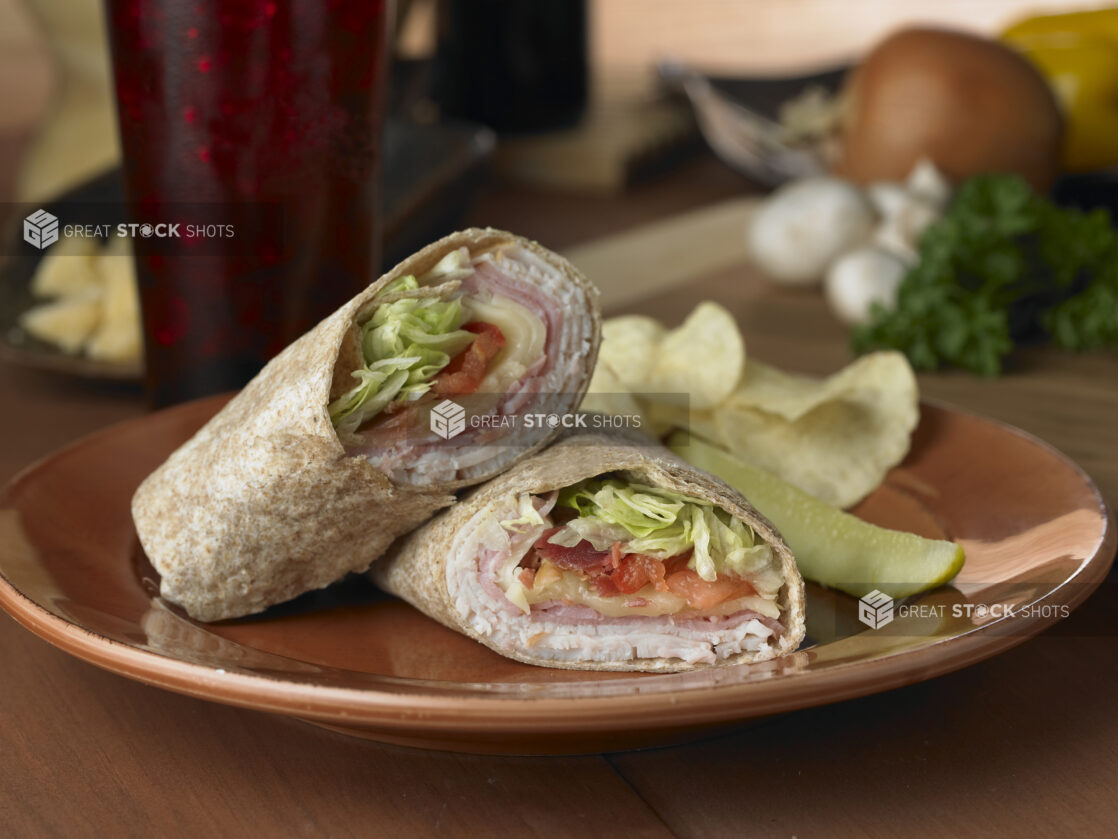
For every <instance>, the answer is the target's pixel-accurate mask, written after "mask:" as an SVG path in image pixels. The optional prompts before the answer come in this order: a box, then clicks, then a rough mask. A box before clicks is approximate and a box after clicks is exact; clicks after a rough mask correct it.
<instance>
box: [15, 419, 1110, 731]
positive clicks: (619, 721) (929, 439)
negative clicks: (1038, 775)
mask: <svg viewBox="0 0 1118 839" xmlns="http://www.w3.org/2000/svg"><path fill="white" fill-rule="evenodd" d="M221 404H222V400H221V399H210V400H205V401H201V402H196V403H190V404H187V405H183V406H179V407H177V408H173V409H171V410H168V411H163V412H161V413H157V414H153V415H150V416H147V417H143V418H141V419H137V420H133V421H131V422H127V423H124V424H121V425H118V426H115V427H113V428H110V429H108V430H106V431H104V432H102V433H100V434H97V435H94V436H91V437H88V438H85V439H83V440H81V441H79V442H77V443H75V444H74V445H72V446H70V447H69V448H67V449H65V450H63V451H61V452H59V453H58V454H56V455H54V456H52V457H50V458H48V459H47V460H44V461H42V462H40V463H39V464H37V465H35V466H33V467H31V468H30V469H28V470H27V471H25V472H24V473H23V474H22V475H20V476H19V477H18V478H16V479H15V480H14V481H13V482H12V483H11V484H10V485H9V486H8V487H7V489H6V490H5V492H4V494H3V497H2V498H0V575H2V579H0V605H2V606H3V607H4V608H5V609H6V610H7V611H8V612H9V613H11V614H12V615H13V616H14V617H15V618H16V620H18V621H20V622H21V623H23V624H24V625H25V626H27V627H28V628H29V629H31V630H32V631H33V632H35V633H37V634H39V635H40V636H42V637H43V638H45V639H46V640H48V641H50V642H51V643H52V644H55V645H56V646H58V647H60V648H62V649H64V650H66V651H68V652H70V653H72V654H74V655H76V656H78V657H80V658H82V659H85V660H86V661H89V662H92V663H93V664H96V665H98V666H101V667H104V668H106V669H108V670H112V671H113V672H116V673H120V674H122V675H125V676H129V677H131V678H135V679H139V680H140V681H143V682H147V683H149V684H153V685H159V686H161V687H165V688H168V689H170V690H174V691H178V692H181V693H186V694H190V695H192V696H197V697H201V698H205V699H211V700H216V701H218V702H227V703H230V704H233V705H240V706H244V707H248V708H255V709H258V710H261V711H270V712H273V713H278V714H286V715H291V716H294V717H298V718H301V719H304V720H308V721H311V722H314V723H318V724H320V725H324V726H329V727H331V728H335V729H338V730H341V731H344V732H347V733H351V734H357V735H361V736H365V737H370V738H373V739H377V740H383V741H388V742H394V743H405V744H411V745H417V746H424V747H430V748H440V749H456V750H463V751H487V752H554V753H562V752H576V751H601V750H609V749H616V748H623V747H628V746H634V745H649V744H656V743H666V742H671V741H674V740H680V739H684V738H686V737H689V736H696V735H697V734H699V733H702V732H710V731H711V730H714V729H716V728H717V727H720V726H728V725H731V724H733V723H737V722H740V721H743V720H747V719H750V718H755V717H759V716H763V715H768V714H775V713H780V712H785V711H790V710H793V709H796V708H803V707H807V706H810V705H820V704H823V703H828V702H835V701H838V700H841V699H846V698H849V697H854V696H862V695H865V694H869V693H875V692H877V691H883V690H888V689H890V688H894V687H898V686H900V685H905V684H908V683H911V682H915V681H919V680H922V679H927V678H930V677H932V676H936V675H939V674H941V673H946V672H948V671H951V670H955V669H958V668H960V667H964V666H966V665H968V664H972V663H974V662H976V661H980V660H981V659H984V658H988V657H990V656H992V655H995V654H997V653H999V652H1001V651H1002V650H1005V649H1008V648H1009V647H1012V646H1013V645H1015V644H1018V643H1020V642H1021V641H1023V640H1024V639H1025V638H1027V637H1029V636H1030V635H1033V634H1035V633H1037V632H1039V631H1040V630H1041V629H1043V628H1044V627H1045V626H1047V625H1049V624H1051V623H1054V622H1055V621H1056V620H1058V619H1059V618H1060V617H1062V616H1063V615H1064V614H1066V613H1067V611H1069V610H1070V609H1072V608H1074V607H1075V606H1076V605H1078V604H1079V603H1080V602H1081V601H1082V600H1083V599H1084V598H1086V597H1087V595H1088V594H1090V592H1091V591H1092V590H1094V588H1095V587H1096V586H1097V585H1098V584H1099V582H1100V581H1101V580H1102V578H1103V577H1104V575H1105V573H1106V571H1107V569H1108V568H1109V566H1110V563H1111V561H1112V558H1113V554H1114V548H1115V542H1116V538H1115V525H1114V520H1113V516H1112V514H1111V513H1110V512H1109V511H1108V510H1107V508H1106V506H1105V505H1104V503H1103V501H1102V499H1101V497H1100V496H1099V493H1098V491H1097V489H1096V488H1095V487H1094V485H1093V484H1092V483H1091V481H1090V480H1089V479H1088V478H1087V477H1086V475H1084V474H1083V473H1082V472H1081V471H1080V470H1079V469H1078V468H1077V467H1076V466H1075V465H1073V464H1072V463H1071V462H1069V461H1068V460H1067V459H1066V458H1065V457H1064V456H1062V455H1061V454H1060V453H1059V452H1056V451H1054V450H1053V449H1051V448H1049V447H1048V446H1047V445H1045V444H1044V443H1042V442H1040V441H1038V440H1036V439H1034V438H1032V437H1029V436H1028V435H1026V434H1023V433H1022V432H1020V431H1017V430H1015V429H1012V428H1009V427H1006V426H1003V425H999V424H997V423H994V422H991V421H989V420H985V419H981V418H979V417H975V416H971V415H968V414H964V413H960V412H958V411H955V410H952V409H949V408H946V407H941V406H935V405H928V404H925V405H924V406H923V413H922V419H921V423H920V426H919V428H918V430H917V432H916V435H915V438H914V440H913V448H912V452H911V454H910V455H909V457H908V458H907V459H906V460H905V462H904V463H903V464H902V465H901V466H900V467H898V468H897V469H894V470H893V471H892V472H891V473H890V474H889V476H888V478H887V480H886V482H885V484H884V485H883V486H882V487H881V488H879V489H878V490H877V491H876V492H875V493H874V494H873V495H872V496H870V498H868V499H867V500H866V501H865V502H863V503H862V504H861V505H859V507H858V508H857V510H856V512H857V513H858V514H859V515H861V516H863V517H864V518H866V519H869V520H871V521H874V522H877V523H879V524H883V525H886V526H891V527H896V528H903V529H908V530H912V531H915V532H919V533H923V534H925V535H930V536H935V535H946V536H949V537H951V538H954V539H957V540H959V541H960V542H961V543H962V544H963V545H964V547H965V548H966V552H967V562H966V565H965V567H964V568H963V570H962V572H961V573H960V574H959V576H958V578H957V579H956V580H955V581H954V582H953V583H952V584H951V585H950V586H946V587H943V588H940V589H937V590H935V591H932V592H927V593H925V594H923V595H919V596H916V597H914V598H910V599H909V600H908V601H905V602H903V603H899V604H897V605H896V607H895V614H896V617H895V619H894V620H893V621H892V623H890V624H888V625H886V626H882V627H879V628H878V629H869V628H868V627H866V626H864V625H862V624H861V623H859V622H858V617H857V615H858V608H857V607H858V601H856V600H855V599H853V598H851V597H848V596H846V595H842V594H837V593H835V592H831V591H827V590H825V589H822V588H820V587H817V586H814V585H809V587H808V589H809V595H808V639H807V640H806V641H805V643H804V645H803V647H802V648H801V649H800V650H799V652H797V653H795V654H793V655H791V656H787V657H785V658H783V659H780V660H778V661H774V662H768V663H764V664H759V665H741V666H736V667H726V668H719V669H708V670H700V671H696V672H692V673H686V674H677V675H665V676H652V675H647V676H643V675H628V674H619V673H582V672H578V671H570V670H548V669H543V668H536V667H530V666H528V665H523V664H519V663H516V662H513V661H508V660H506V659H504V658H501V657H500V656H498V655H496V654H495V653H493V652H491V651H489V650H488V649H486V648H485V647H482V646H481V645H478V644H475V643H474V642H473V641H470V640H469V639H467V638H465V637H462V636H459V635H457V634H455V633H453V632H451V631H450V630H447V629H445V628H443V627H442V626H440V625H438V624H436V623H435V622H434V621H431V620H429V619H427V618H425V617H424V616H422V615H420V614H419V613H418V612H416V611H414V610H413V609H411V608H410V607H409V606H406V605H404V604H403V603H401V602H399V601H397V600H393V599H391V598H388V597H386V596H383V595H380V594H378V593H377V592H376V591H375V589H373V588H372V587H371V586H369V585H368V584H366V583H365V582H364V581H363V580H360V579H358V580H349V581H343V582H342V583H340V584H338V585H336V586H334V587H332V588H330V589H327V590H325V591H323V592H318V593H313V594H310V595H306V596H304V597H303V598H300V599H299V600H297V601H295V602H294V603H292V604H287V605H285V606H282V607H278V608H276V609H273V610H270V611H269V612H267V613H266V614H264V615H262V616H258V617H255V618H251V619H242V620H237V621H227V622H223V623H219V624H213V625H203V624H199V623H195V622H194V621H192V620H190V619H188V618H187V617H185V616H184V614H183V613H182V612H180V611H179V610H178V609H176V608H174V607H170V606H168V605H167V604H165V603H163V602H162V601H161V600H160V599H159V598H158V596H157V590H158V589H157V583H156V575H155V572H154V571H153V570H152V569H151V567H150V565H148V563H147V560H146V559H145V558H144V556H143V553H142V551H141V550H140V548H139V545H138V542H137V539H136V533H135V531H134V529H133V526H132V520H131V517H130V515H129V499H130V497H131V495H132V492H133V490H134V489H135V488H136V486H137V484H138V483H139V482H140V480H141V479H142V478H143V477H144V476H145V475H146V474H147V473H148V472H149V471H151V469H153V468H154V467H155V466H156V465H157V464H159V463H160V462H161V461H162V460H163V459H164V458H165V457H166V456H167V455H168V454H169V453H170V452H171V451H172V450H173V449H174V448H175V447H177V446H178V445H179V444H180V443H182V442H183V441H184V440H186V439H187V438H188V437H189V436H190V435H191V434H192V433H193V432H194V431H195V429H197V428H198V427H199V426H201V425H202V424H203V423H204V422H205V421H206V420H207V419H208V418H209V417H210V416H211V415H212V414H213V413H214V412H215V411H216V410H217V408H218V407H219V406H220V405H221Z"/></svg>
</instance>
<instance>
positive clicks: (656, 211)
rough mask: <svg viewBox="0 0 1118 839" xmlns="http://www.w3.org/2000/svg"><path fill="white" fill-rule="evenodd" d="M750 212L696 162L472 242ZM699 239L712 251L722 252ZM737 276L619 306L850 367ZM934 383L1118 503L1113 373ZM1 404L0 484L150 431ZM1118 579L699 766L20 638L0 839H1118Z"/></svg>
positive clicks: (799, 303)
mask: <svg viewBox="0 0 1118 839" xmlns="http://www.w3.org/2000/svg"><path fill="white" fill-rule="evenodd" d="M745 188H746V185H745V184H744V183H743V182H742V181H741V180H740V179H738V178H736V176H734V175H732V174H730V173H729V172H728V171H726V170H724V169H723V168H721V167H720V166H719V165H718V164H717V163H715V162H713V161H711V160H702V161H698V162H696V163H695V164H692V165H691V166H689V167H686V168H684V169H683V170H680V171H679V172H677V173H676V174H675V175H673V176H671V177H669V178H667V179H665V180H663V181H661V182H658V183H655V184H650V185H647V186H645V187H641V188H638V189H636V190H634V191H633V192H631V193H630V194H628V195H627V196H625V197H624V198H620V199H613V200H590V199H579V198H573V197H565V198H561V199H551V198H549V197H547V196H540V195H534V194H531V193H528V192H524V191H518V190H513V189H509V188H500V187H497V188H495V189H494V190H492V191H491V192H490V193H489V194H488V195H487V196H485V197H484V198H483V199H482V201H480V202H479V204H478V206H477V208H476V210H475V211H474V213H473V217H472V218H471V219H470V220H471V221H472V222H476V223H491V224H494V225H498V226H507V227H510V228H513V229H516V230H518V231H520V232H524V233H526V234H529V235H532V236H535V237H538V238H539V239H541V240H542V241H544V242H545V243H546V244H549V245H553V246H555V247H567V246H569V245H573V244H575V243H576V242H578V241H580V240H584V239H588V238H592V237H594V236H598V235H603V234H606V233H612V232H617V231H619V230H621V229H623V228H626V227H628V226H630V225H632V224H636V223H643V222H649V221H651V220H653V219H655V218H657V217H662V216H664V215H667V214H669V213H672V212H676V211H679V210H684V209H687V208H690V207H696V206H699V205H702V204H706V203H707V202H711V201H716V200H721V199H726V198H730V197H731V196H734V195H738V194H741V193H742V192H743V191H744V189H745ZM740 210H741V208H740V207H739V206H737V205H733V204H731V205H723V208H722V210H719V211H718V212H721V215H718V212H716V215H718V218H721V219H722V220H723V222H725V220H726V218H727V215H726V213H730V214H731V215H732V214H733V213H734V212H739V211H740ZM694 218H695V217H692V222H694ZM699 218H700V221H702V220H703V218H706V217H699ZM698 228H699V229H700V230H701V229H710V226H709V225H707V224H705V223H703V224H700V225H698ZM662 232H663V231H662V230H660V231H657V232H656V235H655V236H654V238H655V239H657V240H658V239H659V238H660V234H662ZM698 235H699V239H697V240H696V241H695V249H696V252H697V253H698V252H699V251H702V252H703V253H709V251H708V250H707V249H706V247H707V244H709V243H706V244H704V243H703V242H702V241H701V234H698ZM723 245H725V243H723ZM577 252H579V253H582V254H583V255H584V256H586V258H587V259H588V260H591V261H593V260H603V259H604V260H606V261H605V262H601V261H599V262H597V263H596V264H597V265H599V266H601V265H603V264H608V257H609V253H610V251H609V249H608V248H607V249H606V250H605V252H604V253H605V256H603V251H602V249H601V248H597V249H589V250H588V249H582V250H581V251H577ZM726 252H727V253H728V251H726ZM722 262H725V260H718V259H715V260H714V261H713V262H710V261H709V260H708V261H707V262H706V263H703V264H705V265H706V266H707V268H706V269H704V270H705V276H700V277H698V278H695V279H693V280H692V281H691V282H690V283H689V284H688V285H685V286H682V287H681V286H675V287H669V288H666V289H661V290H659V291H656V292H655V293H653V294H652V296H646V297H644V299H640V300H638V301H637V302H632V303H629V304H627V308H628V309H631V310H634V311H642V312H647V313H649V314H653V315H656V316H658V317H662V318H664V319H665V320H667V321H669V322H677V321H678V320H679V319H681V318H682V316H683V314H684V313H685V312H686V311H687V310H689V309H690V307H691V306H692V305H693V303H694V301H696V300H698V299H702V298H703V297H710V298H714V299H718V300H720V301H721V302H723V303H725V304H726V305H728V306H729V307H730V308H731V309H732V310H733V311H734V313H735V314H736V315H737V316H738V317H739V319H740V320H741V323H742V325H743V327H744V329H745V333H746V338H747V343H748V348H749V352H750V353H751V354H752V355H754V356H756V357H758V358H762V359H764V360H767V361H770V362H773V363H777V364H779V365H781V366H783V367H785V368H787V369H791V370H802V371H805V372H812V373H824V372H827V371H830V370H833V369H835V368H837V367H838V366H840V365H841V364H842V363H844V361H845V360H846V359H847V358H848V352H847V350H846V347H845V341H844V336H843V333H842V330H841V329H840V328H839V327H838V326H837V325H836V324H835V322H834V321H833V320H832V319H831V318H830V316H829V315H828V314H827V313H826V311H825V309H824V308H823V306H822V303H821V302H820V300H819V298H818V297H817V296H816V295H815V294H813V293H809V292H787V291H784V292H778V291H774V290H773V289H772V288H771V287H768V286H766V285H765V284H764V283H763V281H761V280H760V279H759V278H757V277H756V276H754V275H752V274H751V273H750V271H749V270H748V269H747V268H745V267H743V266H742V265H740V264H738V265H730V264H722ZM700 263H702V259H700ZM711 266H713V267H711ZM673 270H674V269H673ZM616 271H617V273H616V276H613V275H612V272H611V276H610V277H609V278H607V277H604V276H603V277H599V279H600V280H601V281H602V282H603V283H604V284H606V283H608V284H610V287H611V299H616V300H620V299H626V298H628V299H632V298H633V297H639V296H640V294H638V293H635V292H634V291H633V289H634V287H636V288H637V289H638V291H643V288H644V287H643V286H642V285H641V284H642V283H648V286H647V287H648V288H651V287H653V286H655V285H656V284H657V283H656V282H651V281H650V277H648V276H628V275H627V274H626V270H625V266H624V265H620V266H618V267H617V269H616ZM651 279H655V278H651ZM661 279H662V278H661ZM921 385H922V388H923V391H924V393H925V394H927V395H929V396H933V397H937V398H942V399H944V400H947V401H950V402H953V403H955V404H958V405H961V406H964V407H966V408H970V409H973V410H976V411H979V412H982V413H986V414H989V415H991V416H994V417H997V418H999V419H1003V420H1006V421H1009V422H1012V423H1014V424H1016V425H1019V426H1021V427H1023V428H1026V429H1028V430H1029V431H1032V432H1033V433H1035V434H1037V435H1039V436H1040V437H1043V438H1044V439H1046V440H1048V441H1050V442H1051V443H1053V444H1054V445H1056V446H1057V447H1059V448H1061V449H1063V450H1064V451H1065V452H1067V453H1068V454H1069V455H1071V456H1072V457H1073V458H1074V459H1076V460H1077V461H1078V462H1079V463H1080V464H1081V465H1082V466H1083V467H1084V468H1085V469H1086V470H1087V471H1088V472H1089V473H1091V474H1092V475H1093V477H1094V478H1095V480H1096V481H1097V482H1098V483H1099V485H1100V486H1101V487H1102V489H1103V492H1104V494H1105V495H1106V496H1107V498H1108V499H1109V500H1110V502H1111V503H1114V502H1115V501H1118V446H1116V445H1115V442H1114V427H1115V417H1116V416H1118V358H1116V357H1115V356H1113V355H1107V354H1097V355H1089V356H1082V357H1072V356H1065V355H1062V354H1059V353H1055V352H1047V351H1037V352H1031V353H1029V354H1026V355H1024V356H1023V357H1022V358H1021V363H1020V366H1019V369H1017V370H1015V371H1014V372H1013V373H1012V374H1010V375H1008V376H1006V377H1004V378H1002V379H1000V380H997V381H983V380H978V379H974V378H972V377H969V376H966V375H962V374H944V375H935V376H923V377H921ZM0 405H3V411H0V437H2V439H3V440H5V441H6V442H5V444H4V446H3V447H2V448H0V478H3V479H7V478H8V477H9V476H10V475H12V474H13V473H14V472H15V471H16V470H17V469H18V468H19V467H21V466H23V465H25V464H26V463H28V462H30V461H31V460H33V459H34V458H37V457H39V456H41V455H44V454H46V453H47V452H48V451H50V450H52V449H55V448H57V447H58V446H61V445H63V444H65V443H66V442H68V441H70V440H72V439H74V438H76V437H78V436H80V435H83V434H86V433H88V432H90V431H93V430H94V429H97V428H100V427H103V426H105V425H107V424H109V423H112V422H115V421H117V420H120V419H124V418H126V417H130V416H133V415H136V414H139V413H141V412H142V411H143V410H144V408H143V402H142V399H141V397H140V396H139V394H138V392H136V391H135V390H129V389H128V388H120V387H106V386H104V385H98V384H94V383H80V382H73V381H70V380H66V379H61V378H55V377H50V376H47V375H44V374H37V373H31V372H26V371H22V370H17V369H14V368H11V367H7V366H0ZM1115 581H1116V578H1115V575H1114V574H1112V575H1111V577H1110V579H1109V580H1108V582H1107V583H1106V584H1104V586H1103V589H1102V590H1100V591H1099V592H1097V593H1096V594H1095V596H1093V597H1092V598H1091V599H1090V600H1089V601H1088V602H1087V603H1086V604H1085V605H1084V606H1082V607H1081V608H1080V609H1079V610H1078V611H1077V612H1076V613H1074V614H1073V615H1072V616H1071V618H1070V619H1068V620H1067V621H1065V622H1063V623H1062V624H1061V625H1059V626H1057V627H1056V628H1055V629H1054V630H1052V631H1050V632H1048V633H1046V634H1045V635H1043V636H1041V637H1039V638H1036V639H1034V640H1031V641H1028V642H1026V643H1024V644H1022V645H1021V646H1020V647H1017V648H1016V649H1013V650H1011V651H1010V652H1008V653H1006V654H1004V655H1001V656H999V657H997V658H995V659H993V660H990V661H987V662H984V663H982V664H979V665H976V666H973V667H970V668H968V669H966V670H963V671H961V672H958V673H955V674H952V675H949V676H945V677H942V678H939V679H935V680H933V681H929V682H925V683H921V684H917V685H913V686H911V687H908V688H904V689H901V690H896V691H892V692H890V693H887V694H882V695H878V696H873V697H868V698H865V699H859V700H855V701H849V702H845V703H842V704H839V705H834V706H830V707H823V708H816V709H813V710H807V711H800V712H796V713H792V714H789V715H786V716H783V717H779V718H775V719H770V720H767V721H763V722H760V723H755V724H752V725H748V726H745V727H742V728H741V729H739V730H736V731H734V732H732V733H729V734H723V735H721V736H717V737H712V738H711V739H709V740H706V741H700V742H696V743H693V744H690V745H686V746H678V747H673V748H665V749H659V750H652V751H645V752H631V753H620V754H610V755H593V756H586V757H562V758H542V757H533V758H504V757H479V756H470V755H456V754H440V753H427V752H421V751H415V750H410V749H404V748H397V747H391V746H382V745H378V744H375V743H371V742H365V741H361V740H356V739H350V738H346V737H344V736H341V735H334V734H330V733H327V732H325V731H322V730H319V729H317V728H312V727H310V726H308V725H304V724H301V723H298V722H293V721H290V720H286V719H280V718H275V717H270V716H266V715H264V714H260V713H254V712H250V711H244V710H239V709H235V708H230V707H225V706H221V705H216V704H210V703H207V702H202V701H199V700H194V699H190V698H186V697H183V696H179V695H176V694H172V693H167V692H164V691H161V690H158V689H155V688H150V687H146V686H144V685H140V684H137V683H134V682H131V681H128V680H127V679H124V678H120V677H117V676H114V675H111V674H109V673H107V672H103V671H101V670H98V669H97V668H95V667H93V666H91V665H88V664H85V663H84V662H81V661H79V660H76V659H74V658H71V657H70V656H68V655H66V654H64V653H61V652H59V651H57V650H55V649H54V648H52V647H50V646H48V645H47V644H46V643H44V642H42V641H40V640H38V639H37V638H35V637H34V636H32V635H31V634H30V633H28V632H26V631H25V630H23V629H22V628H20V627H19V626H17V625H16V624H15V623H14V622H13V621H11V620H9V619H7V618H6V617H4V618H0V656H2V661H3V663H4V667H3V677H2V678H0V824H2V825H3V827H2V828H0V833H2V834H3V835H6V836H14V837H39V836H64V837H71V836H98V837H101V836H114V837H115V836H145V837H148V836H158V837H173V836H190V837H195V836H210V835H212V836H217V835H220V836H236V835H242V834H243V835H254V836H257V835H258V836H268V837H273V836H275V837H279V836H330V837H346V836H361V837H381V836H383V837H400V836H413V835H414V836H424V835H435V834H438V835H440V836H515V837H519V836H541V837H563V836H586V835H594V834H597V835H602V836H611V837H613V836H641V837H667V836H680V837H700V836H702V837H709V836H780V837H790V836H799V837H808V836H838V837H846V836H858V835H865V836H872V837H883V839H896V837H898V836H904V837H913V836H959V837H969V836H975V837H978V836H982V837H988V836H1000V835H1016V836H1059V837H1065V836H1083V837H1090V836H1113V835H1118V799H1116V797H1115V795H1114V792H1113V779H1114V777H1115V776H1116V775H1118V714H1115V710H1114V709H1115V708H1116V707H1118V669H1116V668H1115V661H1116V659H1115V643H1114V641H1115V617H1114V615H1115V614H1116V613H1118V612H1116V609H1118V587H1116V586H1115Z"/></svg>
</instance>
